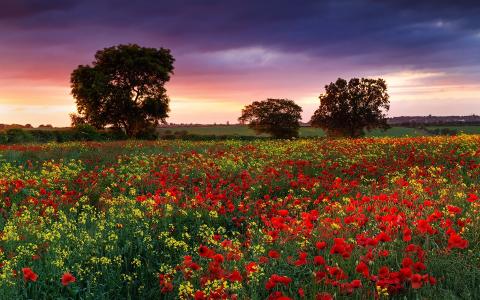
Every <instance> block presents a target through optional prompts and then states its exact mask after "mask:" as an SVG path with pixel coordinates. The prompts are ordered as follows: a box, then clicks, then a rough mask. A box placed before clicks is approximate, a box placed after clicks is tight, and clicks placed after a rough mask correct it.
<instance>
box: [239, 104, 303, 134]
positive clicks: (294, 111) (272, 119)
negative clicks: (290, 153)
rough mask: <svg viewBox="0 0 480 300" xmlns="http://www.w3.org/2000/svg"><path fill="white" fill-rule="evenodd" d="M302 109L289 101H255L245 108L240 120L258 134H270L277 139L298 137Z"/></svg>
mask: <svg viewBox="0 0 480 300" xmlns="http://www.w3.org/2000/svg"><path fill="white" fill-rule="evenodd" d="M301 112H302V108H301V107H300V106H298V105H297V104H295V102H293V101H292V100H288V99H267V100H264V101H254V102H253V103H252V104H250V105H247V106H245V108H244V109H243V110H242V116H241V117H240V118H238V120H239V121H240V123H241V124H245V123H248V127H250V128H251V129H253V130H255V131H256V132H257V134H261V133H268V134H271V135H272V136H274V137H276V138H291V137H298V129H299V128H300V119H301V118H302V116H301V115H300V114H301Z"/></svg>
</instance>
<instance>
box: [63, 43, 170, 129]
mask: <svg viewBox="0 0 480 300" xmlns="http://www.w3.org/2000/svg"><path fill="white" fill-rule="evenodd" d="M173 62H174V59H173V57H172V55H171V54H170V50H168V49H164V48H160V49H156V48H144V47H140V46H138V45H135V44H129V45H118V46H114V47H110V48H105V49H103V50H100V51H98V52H97V53H96V54H95V60H94V62H93V65H92V66H89V65H85V66H83V65H80V66H78V68H77V69H75V70H74V71H73V72H72V75H71V85H72V94H73V97H74V98H75V100H76V103H77V110H78V115H72V116H71V117H72V122H73V125H79V124H89V125H92V126H94V127H95V128H97V129H101V128H104V127H106V126H112V127H115V128H121V129H123V130H124V131H125V133H126V134H127V135H128V136H138V135H140V134H142V132H145V131H148V130H151V129H153V128H154V127H155V126H157V125H158V124H159V122H165V119H166V118H167V117H168V114H167V113H168V111H169V106H168V104H169V99H168V96H167V95H166V90H165V83H166V82H167V81H169V80H170V75H171V74H173Z"/></svg>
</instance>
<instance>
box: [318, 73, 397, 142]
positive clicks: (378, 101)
mask: <svg viewBox="0 0 480 300" xmlns="http://www.w3.org/2000/svg"><path fill="white" fill-rule="evenodd" d="M319 98H320V107H319V108H318V109H317V110H316V111H315V113H314V114H313V116H312V119H311V121H310V122H311V124H312V126H314V127H320V128H322V129H323V130H325V131H326V133H327V134H328V135H330V136H349V137H354V138H355V137H360V136H363V135H364V134H365V132H364V130H365V129H366V130H371V129H373V128H381V129H384V130H385V129H388V128H389V126H388V124H387V119H386V114H385V113H386V112H387V111H388V109H389V108H390V105H389V100H388V98H389V96H388V94H387V84H386V82H385V80H383V79H381V78H379V79H369V78H362V79H358V78H352V79H350V81H348V82H347V81H346V80H345V79H342V78H339V79H338V80H337V81H336V82H335V83H333V82H332V83H330V84H329V85H326V86H325V93H324V94H322V95H320V97H319Z"/></svg>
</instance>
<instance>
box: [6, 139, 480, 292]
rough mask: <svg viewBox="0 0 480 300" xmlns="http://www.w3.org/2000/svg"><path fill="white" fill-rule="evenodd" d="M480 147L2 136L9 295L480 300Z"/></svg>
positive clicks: (420, 142) (459, 142)
mask: <svg viewBox="0 0 480 300" xmlns="http://www.w3.org/2000/svg"><path fill="white" fill-rule="evenodd" d="M479 146H480V136H473V135H472V136H460V137H413V138H376V139H369V138H365V139H357V140H341V139H340V140H326V139H311V140H297V141H273V140H264V141H262V140H258V141H253V142H241V141H224V142H218V141H217V142H192V141H178V140H175V141H157V142H141V141H136V142H134V141H132V142H112V143H96V142H89V143H63V144H45V145H25V146H22V145H14V146H0V199H1V204H0V213H1V214H0V299H45V298H48V299H159V298H161V299H163V298H165V299H176V298H180V299H222V298H223V299H266V298H268V297H270V299H300V298H302V297H304V299H315V297H316V299H332V298H335V299H343V298H347V297H353V298H356V299H374V298H375V299H385V298H389V297H394V298H399V299H434V298H437V299H478V298H479V297H480V232H479V231H478V228H479V226H480V214H479V209H480V200H479V199H478V195H479V194H480V180H479V179H480V151H479ZM282 297H283V298H282ZM287 297H289V298H287Z"/></svg>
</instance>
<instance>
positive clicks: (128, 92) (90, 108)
mask: <svg viewBox="0 0 480 300" xmlns="http://www.w3.org/2000/svg"><path fill="white" fill-rule="evenodd" d="M174 62H175V59H174V58H173V56H172V54H171V51H170V50H169V49H165V48H158V49H157V48H148V47H141V46H139V45H136V44H127V45H117V46H113V47H109V48H105V49H103V50H99V51H97V53H96V54H95V59H94V61H93V63H92V65H80V66H78V67H77V68H76V69H75V70H74V71H73V72H72V74H71V88H72V95H73V97H74V98H75V101H76V105H77V111H78V113H77V114H72V115H71V120H72V125H73V126H80V125H86V124H87V125H91V126H93V127H95V128H96V129H104V128H106V127H111V128H114V129H118V130H121V131H123V132H124V133H125V134H126V135H127V136H129V137H139V136H144V135H145V134H147V135H148V133H149V132H153V131H155V129H156V128H157V127H158V125H159V124H160V123H165V122H166V118H167V117H168V113H169V102H170V99H169V98H168V96H167V93H166V88H165V84H166V83H167V82H168V81H169V80H170V78H171V75H173V71H174V66H173V64H174ZM319 100H320V105H319V107H318V109H317V110H316V111H315V112H314V114H313V116H312V117H311V120H310V124H311V125H312V126H314V127H318V128H322V129H323V130H324V131H325V132H326V133H327V135H329V136H347V137H360V136H363V135H364V133H365V130H372V129H374V128H381V129H387V128H388V124H387V119H386V112H387V111H388V109H389V96H388V93H387V84H386V82H385V80H383V79H381V78H379V79H370V78H360V79H359V78H352V79H350V80H348V81H347V80H345V79H342V78H339V79H337V80H336V81H335V82H331V83H330V84H328V85H326V86H325V92H324V93H323V94H321V95H320V96H319ZM301 113H302V108H301V107H300V106H299V105H297V104H296V103H295V102H294V101H293V100H290V99H266V100H263V101H254V102H252V103H251V104H249V105H247V106H245V108H244V109H243V110H242V112H241V116H240V117H239V119H238V120H239V121H240V122H241V123H242V124H248V126H249V127H250V128H252V129H253V130H255V131H256V132H257V133H268V134H271V135H272V136H274V137H276V138H293V137H297V136H298V131H299V128H300V120H301Z"/></svg>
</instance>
